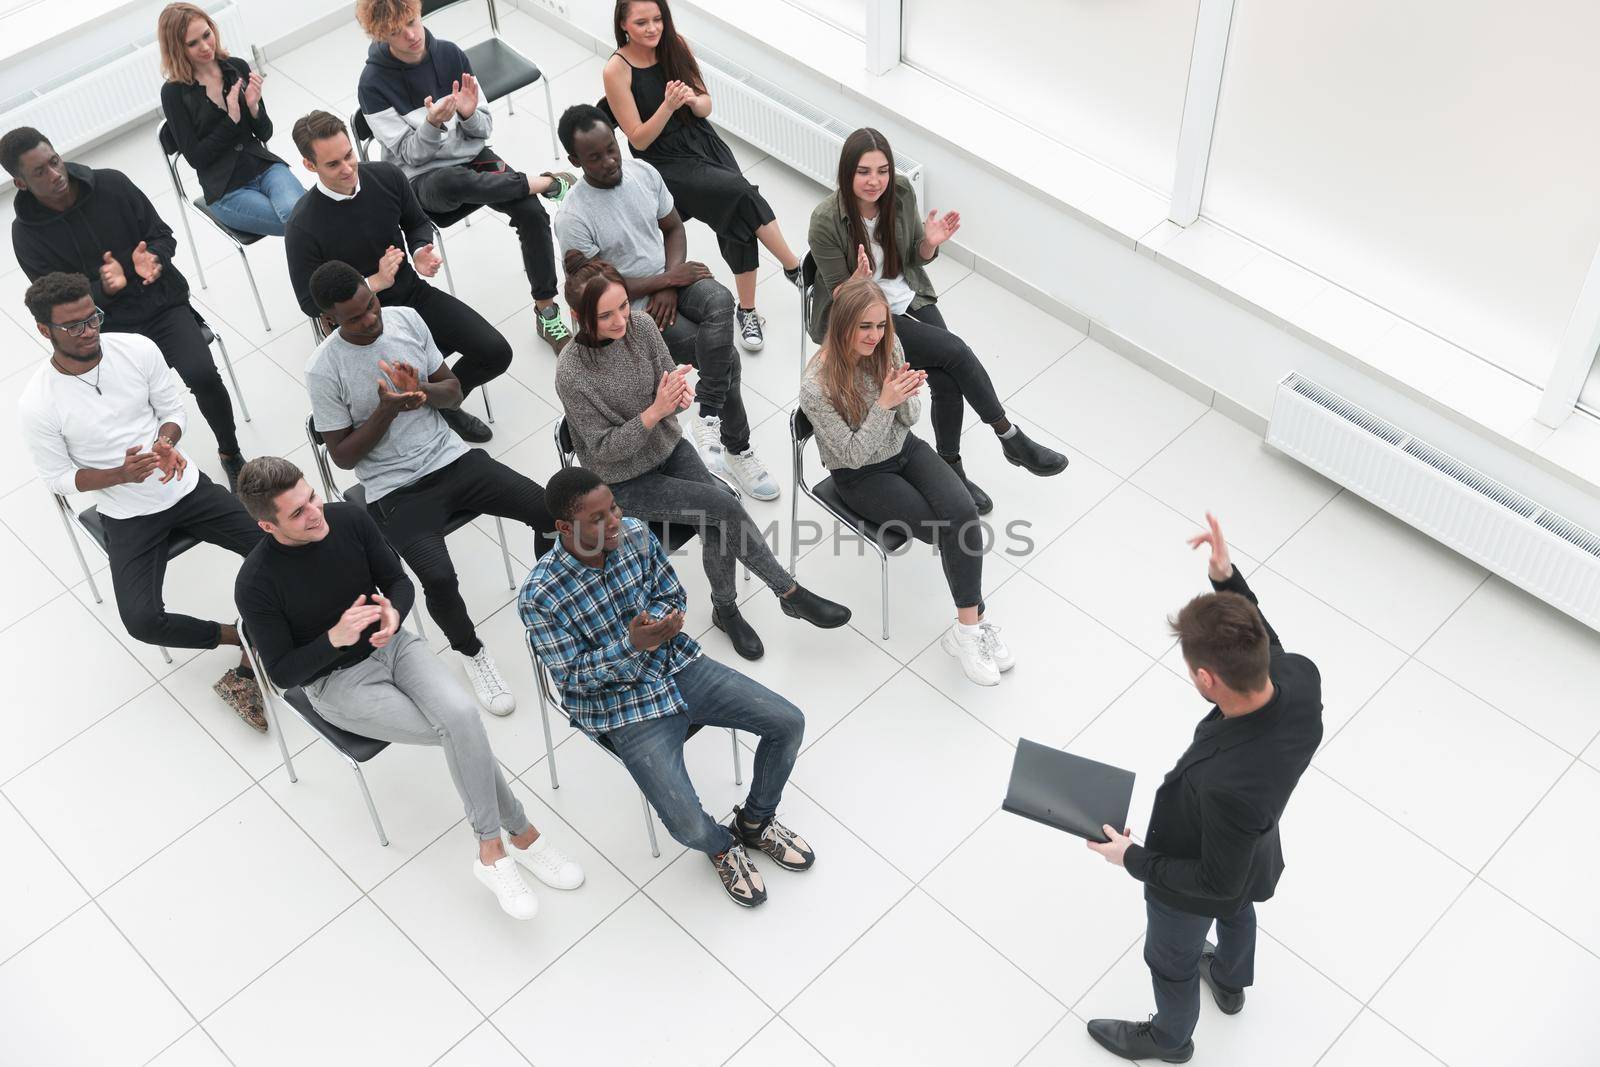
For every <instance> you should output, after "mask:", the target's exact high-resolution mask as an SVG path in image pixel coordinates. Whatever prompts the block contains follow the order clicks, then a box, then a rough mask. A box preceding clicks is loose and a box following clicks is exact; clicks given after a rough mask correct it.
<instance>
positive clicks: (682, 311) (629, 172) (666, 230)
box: [555, 104, 778, 500]
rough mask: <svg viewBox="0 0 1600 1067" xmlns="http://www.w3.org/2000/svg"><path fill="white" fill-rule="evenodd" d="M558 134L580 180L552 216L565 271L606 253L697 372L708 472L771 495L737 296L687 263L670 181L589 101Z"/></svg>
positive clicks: (675, 353) (757, 494)
mask: <svg viewBox="0 0 1600 1067" xmlns="http://www.w3.org/2000/svg"><path fill="white" fill-rule="evenodd" d="M557 133H558V134H559V136H560V138H561V144H562V145H563V146H564V147H565V148H566V150H567V158H568V159H569V160H571V161H572V162H573V163H575V164H577V165H578V166H579V167H581V168H583V179H582V180H581V181H579V182H578V184H577V185H575V186H574V187H573V189H572V191H571V192H570V193H568V194H567V199H566V202H565V204H563V205H562V208H561V211H560V213H559V214H557V215H556V220H555V231H556V240H557V241H559V242H560V244H561V255H562V266H563V267H564V268H565V270H566V272H567V273H568V274H571V273H572V272H573V271H575V270H577V269H578V268H579V267H581V266H583V265H584V264H585V263H587V262H589V261H590V260H592V259H603V260H606V261H607V262H609V263H611V264H612V265H613V266H615V267H616V268H617V271H618V273H620V274H621V275H622V280H623V284H625V285H626V286H627V288H628V295H629V296H631V297H632V298H633V305H634V307H637V308H639V309H641V310H643V311H647V312H649V314H650V317H651V318H652V319H654V320H655V323H656V326H658V327H659V328H660V330H661V336H662V337H663V338H665V340H666V342H667V348H668V350H669V351H671V353H672V358H673V360H674V361H675V362H677V363H680V364H682V363H689V364H692V365H693V366H694V367H695V369H697V370H698V371H699V372H700V374H699V381H698V383H697V384H696V386H695V400H696V402H697V403H698V404H699V405H700V409H699V412H698V414H697V415H696V416H695V417H694V418H693V419H691V420H690V422H691V423H692V424H693V426H694V441H695V448H696V449H697V450H698V451H699V453H700V458H701V460H703V461H704V462H705V465H706V469H707V470H709V471H711V473H713V474H718V473H721V472H723V471H726V472H727V473H728V474H729V475H730V476H732V478H733V479H734V481H736V482H737V483H738V485H739V488H740V490H742V491H743V492H744V493H746V494H748V495H750V496H752V497H754V498H755V499H757V500H776V499H777V498H778V483H777V482H776V481H774V480H773V478H772V476H771V475H770V474H768V473H767V469H766V467H765V465H763V464H762V462H761V460H760V459H759V458H757V456H756V454H755V450H754V449H753V448H751V447H750V419H749V417H748V416H747V415H746V414H745V409H744V398H743V396H742V394H741V392H740V388H739V377H740V362H739V352H738V350H737V349H736V348H734V346H733V309H734V303H733V294H732V293H730V292H728V290H727V288H726V287H725V286H723V285H722V284H721V283H719V282H717V281H716V280H715V279H713V278H712V277H711V271H710V269H709V268H707V267H706V265H705V264H704V263H695V262H693V261H686V260H685V258H684V257H685V256H686V255H687V251H688V238H687V236H686V235H685V233H684V229H683V220H682V219H680V218H679V217H678V211H677V209H676V208H675V207H673V204H672V194H671V193H669V192H667V184H666V182H664V181H662V179H661V175H660V174H659V173H657V172H656V169H655V168H654V167H652V166H651V165H650V164H648V163H646V162H644V161H643V160H639V159H624V158H623V156H622V150H621V148H620V147H619V146H618V144H617V136H616V132H615V131H614V130H613V129H612V128H611V123H610V122H609V121H608V120H607V119H606V117H605V113H604V112H602V111H601V110H600V109H599V108H597V107H595V106H594V105H593V104H579V105H578V106H576V107H570V108H568V109H567V110H566V111H565V112H564V113H563V114H562V116H561V121H560V123H559V124H558V128H557Z"/></svg>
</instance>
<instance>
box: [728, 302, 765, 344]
mask: <svg viewBox="0 0 1600 1067" xmlns="http://www.w3.org/2000/svg"><path fill="white" fill-rule="evenodd" d="M733 314H734V317H735V320H736V321H735V322H734V325H735V326H737V327H738V328H739V347H740V348H742V349H744V350H745V351H746V352H759V351H761V349H762V347H763V346H764V345H765V344H766V343H767V339H766V337H765V335H763V334H762V332H761V327H762V326H763V325H764V324H765V323H766V321H767V320H766V319H764V318H762V317H761V316H760V315H757V314H756V312H755V309H754V308H751V309H750V310H749V311H745V310H744V309H743V308H734V309H733Z"/></svg>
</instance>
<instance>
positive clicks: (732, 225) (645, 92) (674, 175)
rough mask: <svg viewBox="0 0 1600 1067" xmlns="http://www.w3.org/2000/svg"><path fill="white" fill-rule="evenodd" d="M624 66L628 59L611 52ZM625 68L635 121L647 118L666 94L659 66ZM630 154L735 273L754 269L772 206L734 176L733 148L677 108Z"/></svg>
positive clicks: (704, 122)
mask: <svg viewBox="0 0 1600 1067" xmlns="http://www.w3.org/2000/svg"><path fill="white" fill-rule="evenodd" d="M615 54H616V55H618V56H620V57H621V58H622V61H623V62H624V63H628V57H627V56H623V55H622V53H621V52H617V53H615ZM628 66H629V67H631V68H632V70H633V78H632V84H631V85H630V86H629V89H630V91H631V92H632V93H633V104H634V106H635V107H636V108H638V109H639V118H640V119H641V120H648V119H649V118H650V116H651V115H654V114H655V113H656V112H657V111H658V110H660V108H661V101H663V100H665V99H666V96H667V79H666V75H665V74H663V73H662V71H661V64H660V63H655V64H652V65H651V66H648V67H635V66H633V64H632V63H628ZM633 154H634V155H635V156H637V157H638V158H640V159H643V160H644V161H645V162H647V163H649V164H650V165H651V166H652V167H655V168H656V170H658V171H660V172H661V178H662V180H663V181H665V182H666V183H667V191H668V192H670V193H671V194H672V200H673V203H674V204H675V205H676V206H677V208H678V214H679V216H681V217H682V218H683V219H685V220H688V219H699V220H700V221H701V222H703V223H705V224H706V225H707V226H710V227H711V229H712V230H713V231H715V232H716V235H717V243H718V245H720V246H721V248H722V258H723V259H724V260H725V261H727V264H728V267H729V268H730V269H731V270H732V271H733V272H734V273H735V274H744V273H746V272H747V271H752V270H755V269H756V266H757V264H758V260H757V255H756V230H757V229H759V228H760V227H762V226H765V225H766V224H767V223H769V222H771V221H772V220H773V219H774V218H776V217H777V216H775V215H774V214H773V213H772V207H771V205H769V204H768V203H767V201H766V198H765V197H763V196H762V195H761V192H760V190H758V189H757V188H756V187H755V186H754V185H751V184H750V183H749V182H748V181H746V180H745V177H744V175H743V174H741V173H739V164H738V162H737V161H736V160H735V159H734V158H733V150H732V149H730V148H729V147H728V144H727V142H726V141H724V140H723V139H722V138H721V137H719V136H718V135H717V131H716V130H715V129H713V128H712V126H711V123H710V122H709V121H707V120H706V119H703V118H700V117H699V116H698V115H696V114H694V112H692V111H690V110H689V108H688V105H684V106H683V107H680V108H678V110H676V111H674V112H673V113H672V117H671V118H669V119H668V120H667V124H666V125H665V126H663V127H662V128H661V132H660V133H659V134H657V135H656V139H655V140H654V141H652V142H650V147H649V148H646V149H644V150H642V151H641V150H639V149H633Z"/></svg>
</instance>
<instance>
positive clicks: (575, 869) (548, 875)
mask: <svg viewBox="0 0 1600 1067" xmlns="http://www.w3.org/2000/svg"><path fill="white" fill-rule="evenodd" d="M506 855H508V856H511V857H513V858H515V859H516V861H517V862H518V863H520V864H522V866H523V867H525V868H527V869H528V870H529V871H530V872H532V874H533V876H534V877H535V878H537V879H539V881H541V882H543V883H544V884H545V885H547V886H549V887H550V888H551V889H576V888H578V887H579V886H580V885H582V884H583V868H582V867H580V866H578V861H577V860H575V859H573V858H572V857H570V856H568V855H567V854H566V853H565V852H562V851H561V850H560V849H559V848H556V846H554V845H552V844H551V843H550V839H549V838H547V837H545V836H544V835H543V834H540V835H539V836H538V838H537V839H536V840H535V841H534V842H533V844H531V845H529V846H528V847H527V848H518V847H517V846H516V845H513V844H512V843H511V842H509V841H507V842H506Z"/></svg>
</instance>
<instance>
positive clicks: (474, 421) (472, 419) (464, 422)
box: [439, 408, 494, 445]
mask: <svg viewBox="0 0 1600 1067" xmlns="http://www.w3.org/2000/svg"><path fill="white" fill-rule="evenodd" d="M439 414H440V415H442V416H443V417H444V421H445V422H447V423H448V424H449V425H450V428H451V429H452V430H454V431H455V432H456V433H458V434H460V435H461V439H462V440H463V441H467V442H470V443H471V444H475V445H481V444H483V443H484V442H485V441H487V440H489V439H490V438H492V437H493V436H494V431H493V430H491V429H489V425H488V423H486V422H484V421H483V420H482V419H480V418H478V416H476V415H472V414H469V413H468V412H465V411H462V410H461V409H460V408H440V409H439Z"/></svg>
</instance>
